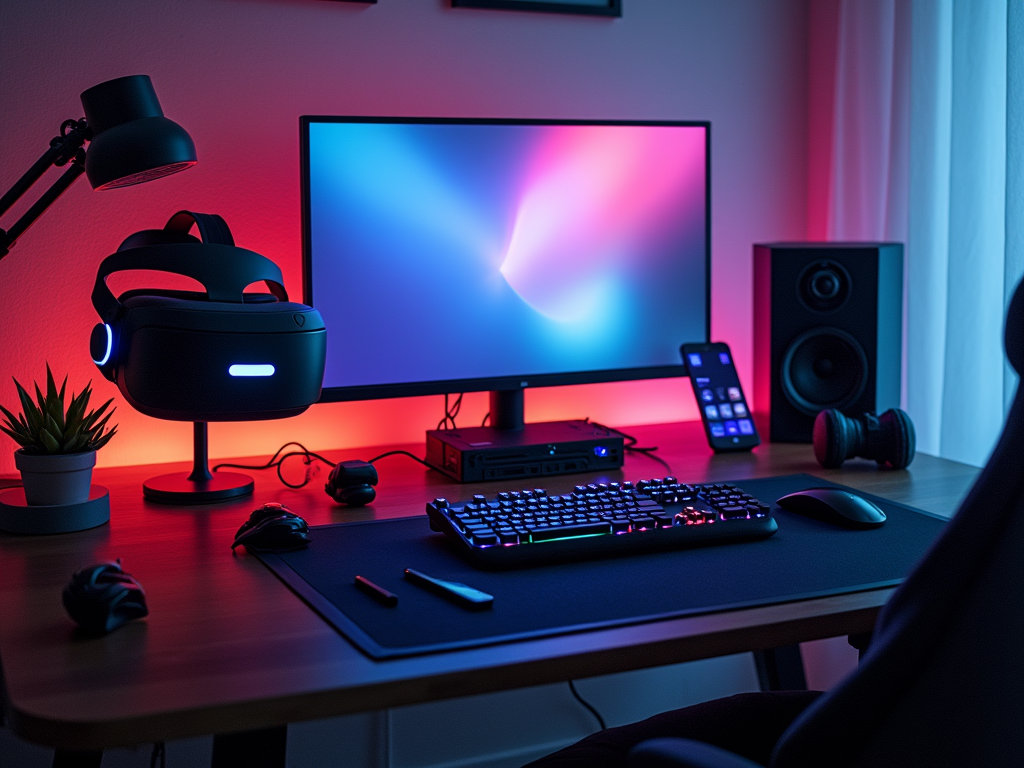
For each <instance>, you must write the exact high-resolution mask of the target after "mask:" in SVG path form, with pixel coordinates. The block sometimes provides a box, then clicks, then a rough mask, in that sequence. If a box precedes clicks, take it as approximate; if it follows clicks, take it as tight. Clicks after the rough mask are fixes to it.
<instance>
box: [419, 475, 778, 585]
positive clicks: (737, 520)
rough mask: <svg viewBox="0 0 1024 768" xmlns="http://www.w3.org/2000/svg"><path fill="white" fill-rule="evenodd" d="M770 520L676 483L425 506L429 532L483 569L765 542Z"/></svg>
mask: <svg viewBox="0 0 1024 768" xmlns="http://www.w3.org/2000/svg"><path fill="white" fill-rule="evenodd" d="M769 512H770V507H769V505H768V504H765V503H764V502H761V501H758V500H757V499H755V498H754V497H753V496H751V495H750V494H749V493H746V492H744V491H743V490H741V489H739V488H737V487H736V486H734V485H730V484H729V483H710V484H705V485H687V484H684V483H680V482H679V481H678V480H676V478H674V477H665V478H658V479H654V480H641V481H639V482H637V483H591V484H589V485H577V486H576V488H575V489H574V490H573V492H572V493H566V494H562V495H548V493H547V492H546V491H545V490H543V489H541V488H535V489H533V490H522V491H505V492H502V493H498V494H496V495H495V496H494V498H491V499H488V498H487V497H486V496H483V495H480V494H477V495H476V496H474V497H473V499H472V501H468V502H461V501H460V502H449V501H448V500H446V499H442V498H438V499H434V500H433V501H431V502H429V503H428V504H427V515H428V516H429V518H430V527H431V529H433V530H435V531H439V532H442V533H444V534H445V535H446V536H447V537H448V538H449V539H450V540H451V541H453V542H454V544H455V547H456V549H458V551H459V553H460V554H461V555H462V556H463V557H465V558H466V559H467V560H468V561H469V562H470V563H472V564H473V565H475V566H477V567H479V568H487V569H498V568H513V567H517V566H522V565H534V564H541V563H558V562H564V561H568V560H582V559H590V558H596V557H609V556H613V555H619V554H633V553H638V552H654V551H660V550H667V549H681V548H685V547H697V546H704V545H707V544H720V543H725V542H729V541H738V540H748V541H749V540H753V539H765V538H768V537H769V536H771V535H772V534H773V533H775V531H777V530H778V528H779V526H778V523H776V522H775V519H774V518H773V517H772V516H771V515H770V514H769Z"/></svg>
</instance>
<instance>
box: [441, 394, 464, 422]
mask: <svg viewBox="0 0 1024 768" xmlns="http://www.w3.org/2000/svg"><path fill="white" fill-rule="evenodd" d="M462 395H463V393H462V392H460V393H459V394H458V397H456V398H455V402H454V403H452V406H451V408H449V407H448V395H445V396H444V418H443V419H441V420H440V421H439V422H437V428H438V429H449V428H450V429H458V427H456V426H455V417H456V416H458V415H459V411H461V410H462ZM448 424H451V427H448V426H447V425H448Z"/></svg>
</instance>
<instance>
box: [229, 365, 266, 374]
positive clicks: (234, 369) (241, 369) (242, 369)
mask: <svg viewBox="0 0 1024 768" xmlns="http://www.w3.org/2000/svg"><path fill="white" fill-rule="evenodd" d="M275 370H276V369H275V368H274V366H272V365H271V364H270V363H260V364H258V365H249V364H246V363H235V364H234V365H232V366H229V367H228V373H229V374H231V375H232V376H273V375H274V371H275Z"/></svg>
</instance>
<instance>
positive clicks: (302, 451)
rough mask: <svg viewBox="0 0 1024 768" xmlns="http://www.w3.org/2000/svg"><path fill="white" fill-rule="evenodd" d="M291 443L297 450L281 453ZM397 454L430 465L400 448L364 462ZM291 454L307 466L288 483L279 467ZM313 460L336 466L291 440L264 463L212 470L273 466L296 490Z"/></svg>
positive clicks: (235, 465) (218, 465)
mask: <svg viewBox="0 0 1024 768" xmlns="http://www.w3.org/2000/svg"><path fill="white" fill-rule="evenodd" d="M291 445H294V446H297V447H298V448H299V450H297V451H288V452H287V453H282V451H284V450H285V448H287V447H289V446H291ZM398 455H401V456H408V457H409V458H410V459H413V460H414V461H418V462H419V463H420V464H422V465H423V466H425V467H430V465H429V464H427V462H426V461H424V460H423V459H421V458H420V457H419V456H417V455H415V454H413V453H409V452H408V451H402V450H395V451H387V452H386V453H382V454H381V455H380V456H375V457H374V458H372V459H370V460H369V461H368V462H366V463H367V464H373V463H374V462H375V461H379V460H380V459H383V458H384V457H386V456H398ZM292 456H301V457H302V462H303V463H304V464H305V465H306V467H307V470H306V477H305V478H304V479H303V481H302V482H301V483H289V482H288V481H287V480H285V479H284V475H283V474H282V473H281V467H282V465H283V464H284V462H285V460H286V459H290V458H291V457H292ZM314 461H322V462H323V463H324V464H326V465H328V466H330V467H335V466H337V463H336V462H333V461H331V460H330V459H327V458H325V457H323V456H321V455H320V454H319V453H314V452H313V451H311V450H309V449H308V448H306V446H304V445H303V444H302V443H297V442H294V441H293V442H290V443H285V444H284V445H282V446H281V447H280V448H278V449H277V451H276V452H275V453H274V455H273V456H271V457H270V459H269V460H268V461H267V462H266V463H264V464H229V463H223V464H215V465H214V467H213V471H214V472H216V471H217V470H218V469H220V468H221V467H230V468H231V469H252V470H261V469H270V468H272V467H273V468H276V469H277V479H278V480H280V481H281V484H282V485H285V486H287V487H288V488H292V489H293V490H298V489H299V488H304V487H305V486H306V485H308V484H309V481H310V480H311V479H312V478H311V477H310V474H309V469H308V467H309V465H311V464H312V463H313V462H314Z"/></svg>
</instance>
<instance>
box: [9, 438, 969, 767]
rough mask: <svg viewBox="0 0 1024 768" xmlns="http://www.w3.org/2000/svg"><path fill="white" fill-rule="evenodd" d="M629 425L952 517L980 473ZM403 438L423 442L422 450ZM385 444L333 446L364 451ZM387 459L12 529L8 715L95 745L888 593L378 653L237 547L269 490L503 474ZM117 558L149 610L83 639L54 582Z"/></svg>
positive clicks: (123, 481)
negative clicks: (202, 498) (233, 496)
mask: <svg viewBox="0 0 1024 768" xmlns="http://www.w3.org/2000/svg"><path fill="white" fill-rule="evenodd" d="M630 431H631V432H633V433H634V434H635V435H636V436H637V437H638V438H639V439H640V441H641V443H642V444H645V445H652V444H653V445H658V446H660V448H661V450H660V451H659V454H658V455H659V456H661V457H662V458H664V459H665V460H666V461H668V462H669V463H670V464H671V466H672V470H673V472H672V473H673V474H674V475H676V476H677V477H679V478H680V479H681V480H684V481H688V482H689V481H693V482H696V481H716V480H727V479H739V478H744V477H763V476H768V475H779V474H788V473H792V472H809V473H812V474H815V475H818V476H820V477H824V478H827V479H829V480H834V481H836V482H841V483H845V484H847V485H850V486H853V487H856V488H860V489H863V490H865V491H870V492H872V493H876V494H879V495H882V496H886V497H889V498H892V499H894V500H897V501H901V502H905V503H908V504H912V505H915V506H918V507H921V508H923V509H926V510H929V511H931V512H935V513H939V514H951V513H952V512H953V511H954V510H955V508H956V505H957V503H958V501H959V499H960V498H961V497H962V496H963V494H964V493H965V492H966V490H967V489H968V488H969V486H970V484H971V482H972V481H973V479H974V477H975V476H976V474H977V471H978V470H977V469H975V468H974V467H969V466H965V465H962V464H957V463H955V462H951V461H945V460H942V459H936V458H933V457H930V456H923V455H918V457H917V459H916V460H915V461H914V463H913V465H912V466H911V467H910V469H909V470H908V471H902V472H892V471H888V472H887V471H880V470H878V469H877V468H876V467H875V466H874V464H873V463H869V462H863V461H857V462H852V463H849V464H848V465H847V467H846V468H844V469H843V470H837V471H824V470H821V469H820V467H818V465H817V464H816V463H815V462H814V458H813V455H812V453H811V449H810V446H806V445H781V444H780V445H764V446H761V447H760V448H758V449H757V450H756V451H755V452H754V453H753V454H733V455H723V456H714V455H712V454H711V453H710V452H709V451H708V449H707V445H706V443H705V442H704V436H703V432H702V430H701V427H700V425H699V424H698V423H687V424H669V425H661V426H656V427H637V428H635V429H633V430H630ZM405 447H407V448H409V449H410V450H412V451H413V452H415V453H417V454H421V453H422V446H405ZM383 450H384V449H379V450H378V449H364V450H360V451H344V452H334V453H332V454H331V458H332V459H334V460H337V459H350V458H363V459H367V458H371V457H372V456H375V455H377V453H379V452H382V451H383ZM377 466H378V469H379V472H380V485H379V486H378V489H379V496H378V499H377V501H376V502H375V503H374V504H373V506H372V507H369V508H366V509H362V510H348V509H345V508H343V507H339V506H336V505H335V504H333V503H332V502H331V501H330V500H329V499H328V498H327V497H326V496H325V495H324V493H323V491H322V484H323V480H324V479H326V472H322V473H321V475H320V477H319V478H317V479H316V480H314V481H313V482H312V483H310V485H309V486H308V487H307V488H306V489H303V490H301V491H292V490H289V489H287V488H284V487H282V486H281V485H280V484H279V483H278V481H277V478H276V476H275V475H274V474H273V472H272V471H268V472H256V473H253V475H254V477H256V493H255V496H254V497H252V498H248V499H245V500H243V501H240V502H235V503H229V504H222V505H212V506H205V507H195V508H180V507H178V508H175V507H166V506H161V505H157V504H151V503H148V502H144V501H143V499H142V481H143V480H145V479H146V478H147V477H150V476H153V475H155V474H159V473H161V472H166V471H169V469H168V467H166V466H164V467H154V466H148V467H131V468H124V469H116V470H100V471H97V472H96V480H95V482H98V483H100V484H103V485H106V486H107V487H108V488H109V489H110V493H111V520H110V524H109V525H105V526H102V527H100V528H97V529H94V530H91V531H84V532H81V533H75V534H65V535H60V536H49V537H18V536H11V535H6V534H4V535H0V573H2V574H3V579H2V582H0V662H2V665H3V679H4V683H5V689H6V709H7V715H8V718H9V722H10V725H11V727H12V728H13V730H14V731H15V732H16V733H18V734H19V735H21V736H22V737H24V738H26V739H29V740H32V741H36V742H39V743H42V744H46V745H50V746H53V747H58V748H62V749H77V750H85V749H98V748H105V747H116V746H129V745H134V744H141V743H146V742H152V741H160V740H169V739H175V738H182V737H187V736H194V735H201V734H209V733H228V732H232V731H240V730H250V729H255V728H269V727H273V726H279V725H282V724H285V723H289V722H297V721H301V720H306V719H315V718H323V717H330V716H335V715H342V714H348V713H354V712H361V711H368V710H375V709H383V708H386V707H395V706H401V705H406V704H413V703H417V702H425V701H431V700H436V699H444V698H449V697H454V696H463V695H468V694H478V693H484V692H489V691H497V690H502V689H508V688H516V687H521V686H531V685H539V684H542V683H550V682H555V681H563V680H567V679H570V678H581V677H589V676H592V675H600V674H607V673H611V672H617V671H624V670H629V669H637V668H641V667H650V666H657V665H662V664H669V663H674V662H680V661H687V660H692V659H699V658H706V657H711V656H719V655H724V654H730V653H736V652H741V651H751V650H758V649H765V648H774V647H777V646H783V645H787V644H791V643H797V642H801V641H805V640H813V639H817V638H824V637H832V636H836V635H845V634H851V633H858V632H864V631H868V630H870V628H871V627H872V625H873V623H874V619H875V616H876V614H877V612H878V609H879V607H880V606H881V605H883V604H884V603H885V601H886V599H887V598H888V597H889V595H890V594H891V592H892V590H891V589H878V590H870V591H865V592H862V593H857V594H852V595H843V596H839V597H830V598H823V599H814V600H806V601H800V602H794V603H788V604H784V605H775V606H769V607H761V608H751V609H744V610H735V611H729V612H725V613H718V614H712V615H705V616H697V617H691V618H683V619H677V620H672V621H662V622H657V623H652V624H647V625H641V626H631V627H621V628H617V629H609V630H602V631H595V632H590V633H582V634H574V635H570V636H564V637H554V638H546V639H543V640H536V641H530V642H521V643H514V644H507V645H500V646H496V647H491V648H481V649H473V650H468V651H459V652H452V653H444V654H436V655H431V656H422V657H418V658H412V659H399V660H394V661H386V662H374V661H372V660H370V659H368V658H367V657H366V656H364V655H363V654H362V653H360V652H359V651H358V650H356V649H355V648H354V647H353V646H351V645H350V644H349V643H348V642H347V641H346V640H345V639H344V638H343V637H341V636H340V635H339V634H337V633H336V632H335V631H334V630H333V629H332V628H331V627H329V626H328V625H327V624H326V623H325V622H324V621H322V620H321V619H320V618H319V617H318V616H317V615H316V614H315V613H314V612H313V611H311V610H310V609H309V608H308V607H307V606H306V605H305V604H304V603H303V602H302V601H300V600H299V599H298V598H297V597H296V596H295V595H293V594H292V592H291V591H290V590H289V589H288V588H287V587H285V586H284V585H283V584H281V583H280V582H279V581H278V580H277V579H276V578H275V577H274V575H273V574H271V573H270V571H269V570H267V569H266V568H265V567H264V566H263V565H262V564H261V563H260V562H258V561H257V560H256V559H255V558H252V557H249V556H247V555H245V554H239V555H237V556H232V554H231V551H230V548H229V545H230V543H231V541H232V538H233V534H234V532H235V530H236V529H237V528H238V526H239V525H240V524H241V522H242V521H243V520H244V519H245V518H246V516H247V515H248V513H249V511H250V510H251V509H253V508H254V507H255V506H256V505H258V504H262V503H263V502H267V501H279V502H282V503H284V504H287V505H288V506H290V507H291V508H292V509H293V510H294V511H295V512H296V513H298V514H300V515H302V516H304V517H305V518H307V520H308V521H309V522H310V524H312V525H317V524H324V523H331V522H341V521H348V520H365V519H371V518H387V517H404V516H408V515H415V514H423V507H424V503H425V502H426V501H427V500H429V499H432V498H434V497H435V496H446V497H448V498H452V499H457V498H468V497H469V496H471V495H472V494H474V493H491V492H494V491H497V490H501V489H504V488H507V486H508V484H507V483H503V484H500V486H499V484H480V485H471V486H458V485H455V484H451V483H449V482H448V481H447V479H446V478H445V477H443V476H442V475H440V474H439V473H436V472H431V471H428V470H426V469H425V468H423V467H421V466H420V465H418V464H415V463H414V462H412V461H410V460H408V459H406V458H402V457H394V458H388V459H384V460H382V461H381V462H380V463H379V464H378V465H377ZM184 467H185V465H184V464H183V465H180V466H179V465H174V466H172V467H171V469H181V468H184ZM665 474H667V473H666V472H665V470H664V468H663V467H661V466H660V465H659V464H657V463H656V462H654V461H652V460H651V459H649V458H646V457H644V456H642V455H630V457H629V458H628V460H627V463H626V467H625V470H624V472H623V473H621V475H620V474H616V475H615V476H612V477H611V479H628V480H637V479H640V478H647V477H660V476H664V475H665ZM592 477H595V476H586V475H582V476H581V475H567V476H563V477H556V478H548V479H545V480H544V482H543V485H544V486H545V487H546V488H547V489H549V490H551V491H559V492H565V491H567V490H569V489H571V488H572V486H573V485H575V484H577V483H579V482H581V478H592ZM117 557H120V558H122V560H123V564H124V567H125V569H126V570H127V571H129V572H130V573H132V574H133V575H134V576H136V577H137V578H138V579H139V581H140V582H141V583H142V584H143V586H144V587H145V589H146V592H147V595H148V599H149V605H150V611H151V613H150V616H149V618H148V619H146V620H145V621H141V622H136V623H134V624H131V625H129V626H127V627H125V628H123V629H120V630H118V631H117V632H115V633H113V634H111V635H109V636H107V637H105V638H99V639H84V638H81V637H80V636H78V634H77V633H76V631H75V628H74V625H73V624H72V623H71V620H70V619H69V618H68V617H67V615H66V614H65V612H64V608H63V606H62V605H61V598H60V594H61V589H62V588H63V586H64V584H65V583H66V581H67V579H68V578H69V576H70V575H71V573H72V572H73V571H75V570H77V569H78V568H80V567H82V566H84V565H86V564H89V563H92V562H96V561H100V560H110V559H114V558H117Z"/></svg>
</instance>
